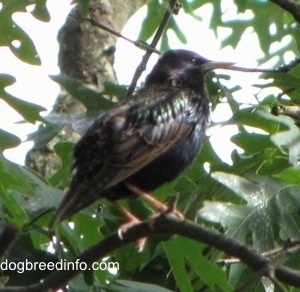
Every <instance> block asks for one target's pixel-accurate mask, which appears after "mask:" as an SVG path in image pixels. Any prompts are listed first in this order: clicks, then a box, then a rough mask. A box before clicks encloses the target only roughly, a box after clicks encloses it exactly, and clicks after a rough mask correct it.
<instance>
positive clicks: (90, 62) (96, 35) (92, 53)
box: [26, 0, 148, 178]
mask: <svg viewBox="0 0 300 292" xmlns="http://www.w3.org/2000/svg"><path fill="white" fill-rule="evenodd" d="M147 2H148V1H147V0H135V1H132V0H110V1H108V0H96V1H90V5H89V6H90V13H91V14H92V15H93V17H94V18H96V20H97V21H98V22H100V23H102V24H104V25H106V26H108V27H110V28H112V29H113V30H115V31H117V32H120V31H121V30H122V28H123V27H124V25H125V24H126V22H127V21H128V19H129V18H130V17H131V16H132V15H133V14H134V13H135V12H136V11H137V10H138V9H139V8H140V7H142V6H143V5H144V4H146V3H147ZM77 13H78V7H75V8H74V10H72V11H71V13H70V14H69V15H68V17H67V19H66V22H65V24H64V25H63V26H62V28H61V29H60V31H59V33H58V42H59V55H58V65H59V68H60V70H61V73H62V74H65V75H68V76H69V77H72V78H75V79H77V80H80V81H81V82H83V83H84V84H85V85H87V86H90V87H92V88H94V89H97V90H99V91H101V89H102V83H103V82H104V81H111V82H117V79H116V75H115V71H114V68H113V64H114V52H115V45H116V42H117V37H115V36H113V35H112V34H110V33H109V32H107V31H105V30H102V29H100V28H98V27H96V26H93V25H92V24H91V23H90V22H89V21H84V20H81V19H80V18H79V17H76V14H77ZM81 16H82V17H85V16H83V15H81ZM84 111H85V108H84V106H83V105H82V104H81V103H80V102H78V101H77V100H75V99H74V98H72V96H70V95H69V94H68V93H67V92H65V91H64V89H63V88H62V89H61V92H60V93H59V95H58V97H57V100H56V102H55V104H54V107H53V112H54V113H69V114H78V113H82V112H84ZM78 139H79V135H78V133H77V132H74V131H73V130H72V129H71V127H70V126H66V127H64V128H63V129H62V130H61V132H60V134H59V135H58V136H56V137H55V138H53V140H52V141H50V143H48V144H47V146H44V147H43V148H40V149H36V148H33V149H32V150H30V151H29V152H28V154H27V157H26V165H27V166H28V167H30V168H32V169H34V170H35V171H37V172H39V173H40V174H41V175H43V176H44V177H46V178H49V177H51V176H52V175H53V174H54V173H55V172H56V171H57V170H58V169H59V168H60V159H59V157H57V156H56V154H55V153H54V151H53V147H54V145H56V143H58V142H63V141H73V142H76V141H77V140H78Z"/></svg>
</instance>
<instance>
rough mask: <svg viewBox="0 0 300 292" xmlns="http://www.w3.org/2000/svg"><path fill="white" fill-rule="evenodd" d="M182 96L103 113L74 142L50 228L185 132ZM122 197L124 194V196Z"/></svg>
mask: <svg viewBox="0 0 300 292" xmlns="http://www.w3.org/2000/svg"><path fill="white" fill-rule="evenodd" d="M190 107H191V105H187V101H186V99H185V98H184V97H183V96H182V93H180V92H178V91H176V92H171V93H170V92H168V93H164V92H163V93H161V96H155V97H151V96H150V98H148V99H147V102H145V101H144V100H140V101H139V102H133V103H132V104H128V103H125V104H123V105H120V106H118V107H116V108H114V109H112V110H111V111H109V112H107V113H106V114H104V115H103V116H102V117H101V118H100V119H99V120H98V121H97V122H96V123H95V124H94V125H93V126H92V127H91V128H90V129H89V130H88V132H87V133H86V134H85V135H84V136H83V137H82V139H81V140H80V141H79V142H78V143H77V145H76V147H75V151H74V156H75V163H74V169H75V176H74V178H73V181H72V184H71V186H70V190H69V191H68V193H67V194H66V196H65V198H64V200H63V202H62V203H61V206H60V207H59V210H58V211H57V214H56V216H55V219H53V221H52V224H56V223H58V222H60V221H62V220H63V219H65V218H66V217H69V216H71V215H72V214H74V213H76V212H77V211H79V210H80V209H83V208H84V207H87V206H88V205H89V204H91V203H92V202H93V201H95V200H96V199H97V197H98V198H99V197H101V191H103V190H105V189H108V188H109V187H112V186H114V185H116V184H118V183H119V182H121V181H123V180H125V179H126V178H127V177H129V176H131V175H132V174H134V173H136V172H137V171H139V170H140V169H141V168H143V167H144V166H145V165H147V164H149V163H150V162H152V161H153V160H154V159H155V158H157V157H158V156H160V155H161V154H163V153H164V152H166V151H167V150H169V149H170V148H171V147H172V146H173V145H174V144H175V143H176V142H177V141H178V140H180V139H184V138H185V137H186V136H188V135H189V134H190V132H191V131H192V129H193V127H194V125H193V124H192V123H189V122H187V118H186V116H187V115H188V111H190V110H192V109H191V108H190ZM124 195H126V194H124Z"/></svg>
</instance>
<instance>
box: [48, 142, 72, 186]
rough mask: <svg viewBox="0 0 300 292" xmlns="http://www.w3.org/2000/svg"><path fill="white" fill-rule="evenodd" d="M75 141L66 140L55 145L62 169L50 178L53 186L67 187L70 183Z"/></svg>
mask: <svg viewBox="0 0 300 292" xmlns="http://www.w3.org/2000/svg"><path fill="white" fill-rule="evenodd" d="M73 147H74V143H71V142H64V143H57V144H56V145H55V146H54V151H55V153H56V154H57V155H58V157H59V158H60V161H61V167H60V169H59V170H58V171H57V172H56V173H55V174H54V175H53V176H52V177H51V178H50V179H49V182H50V183H51V185H53V186H60V187H62V188H65V187H67V186H69V184H70V171H71V165H72V162H73V159H72V151H73Z"/></svg>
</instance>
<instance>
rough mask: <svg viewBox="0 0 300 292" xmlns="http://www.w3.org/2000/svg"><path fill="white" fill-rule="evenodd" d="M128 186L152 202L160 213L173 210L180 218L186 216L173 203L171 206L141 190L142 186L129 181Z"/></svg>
mask: <svg viewBox="0 0 300 292" xmlns="http://www.w3.org/2000/svg"><path fill="white" fill-rule="evenodd" d="M126 186H127V187H128V189H129V190H131V191H132V192H134V193H135V194H137V195H139V196H140V197H142V198H144V199H145V200H146V201H148V202H150V203H151V204H152V205H153V206H154V207H155V208H156V209H157V210H158V212H159V213H168V212H172V213H174V214H175V215H176V216H178V217H179V218H182V219H183V218H184V216H183V214H182V213H181V212H180V211H178V210H177V209H176V208H175V205H174V204H172V205H170V206H169V205H166V204H164V203H162V202H160V201H159V200H156V199H155V198H154V197H153V196H151V195H150V194H149V193H147V192H144V191H143V190H141V189H140V188H138V187H136V186H134V185H132V184H129V183H127V184H126Z"/></svg>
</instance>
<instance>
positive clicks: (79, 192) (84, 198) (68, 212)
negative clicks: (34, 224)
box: [49, 183, 96, 229]
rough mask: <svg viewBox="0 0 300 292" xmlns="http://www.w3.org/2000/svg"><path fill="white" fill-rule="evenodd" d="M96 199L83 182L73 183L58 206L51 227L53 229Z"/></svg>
mask: <svg viewBox="0 0 300 292" xmlns="http://www.w3.org/2000/svg"><path fill="white" fill-rule="evenodd" d="M95 200H96V198H95V197H94V196H93V195H91V193H90V190H89V188H87V187H86V186H84V185H83V184H82V183H76V184H73V185H71V187H70V189H69V191H68V192H67V193H66V195H65V197H64V198H63V200H62V202H61V203H60V205H59V207H58V210H57V211H56V213H55V215H54V217H53V218H52V220H51V222H50V224H49V228H50V229H52V228H53V226H55V225H56V224H58V223H60V222H61V221H63V220H65V219H67V218H69V217H70V216H72V215H74V214H75V213H76V212H78V211H80V210H81V209H83V208H85V207H87V206H89V205H90V204H91V203H93V202H94V201H95Z"/></svg>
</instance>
